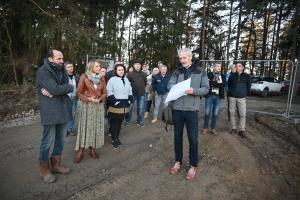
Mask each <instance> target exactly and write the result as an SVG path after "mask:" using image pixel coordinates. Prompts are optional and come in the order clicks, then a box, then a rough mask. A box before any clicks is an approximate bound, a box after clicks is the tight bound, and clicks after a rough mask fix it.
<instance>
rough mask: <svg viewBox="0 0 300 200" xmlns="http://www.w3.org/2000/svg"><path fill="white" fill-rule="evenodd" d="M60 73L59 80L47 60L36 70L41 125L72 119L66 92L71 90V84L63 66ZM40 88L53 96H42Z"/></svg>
mask: <svg viewBox="0 0 300 200" xmlns="http://www.w3.org/2000/svg"><path fill="white" fill-rule="evenodd" d="M61 73H62V76H61V77H62V79H61V80H60V78H59V75H58V72H57V71H56V69H55V68H54V67H53V66H52V65H51V64H50V62H49V61H48V60H45V61H44V65H43V66H42V67H40V68H39V69H38V71H37V74H36V86H37V93H38V99H39V106H40V116H41V123H42V125H54V124H62V123H67V122H69V121H71V120H72V103H71V99H70V97H69V96H68V93H70V92H72V91H73V86H72V85H70V84H69V78H68V75H67V72H66V70H65V68H63V70H62V71H61ZM42 88H44V89H46V90H47V91H48V92H49V93H50V94H52V95H53V97H52V98H50V97H48V96H44V95H43V94H42V91H41V90H42Z"/></svg>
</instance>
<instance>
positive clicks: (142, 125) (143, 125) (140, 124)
mask: <svg viewBox="0 0 300 200" xmlns="http://www.w3.org/2000/svg"><path fill="white" fill-rule="evenodd" d="M136 125H138V126H140V127H145V124H143V122H139V123H137V124H136Z"/></svg>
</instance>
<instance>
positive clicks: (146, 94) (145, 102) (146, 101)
mask: <svg viewBox="0 0 300 200" xmlns="http://www.w3.org/2000/svg"><path fill="white" fill-rule="evenodd" d="M147 106H148V93H147V92H145V93H144V106H143V111H147Z"/></svg>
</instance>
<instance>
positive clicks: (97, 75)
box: [85, 71, 102, 85]
mask: <svg viewBox="0 0 300 200" xmlns="http://www.w3.org/2000/svg"><path fill="white" fill-rule="evenodd" d="M85 73H86V75H87V76H88V78H89V79H90V80H91V81H93V83H94V84H97V85H98V84H99V83H100V79H101V76H102V75H101V73H99V74H96V75H95V76H92V74H91V73H90V72H89V71H86V72H85Z"/></svg>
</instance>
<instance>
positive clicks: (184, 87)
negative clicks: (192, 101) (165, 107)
mask: <svg viewBox="0 0 300 200" xmlns="http://www.w3.org/2000/svg"><path fill="white" fill-rule="evenodd" d="M187 94H193V88H191V78H189V79H187V80H185V81H182V82H180V83H177V84H176V85H173V87H172V88H171V90H170V91H169V93H168V96H167V98H166V101H165V103H168V102H169V101H172V100H176V99H178V98H179V97H181V96H183V95H187Z"/></svg>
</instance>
